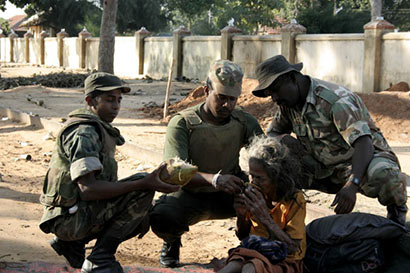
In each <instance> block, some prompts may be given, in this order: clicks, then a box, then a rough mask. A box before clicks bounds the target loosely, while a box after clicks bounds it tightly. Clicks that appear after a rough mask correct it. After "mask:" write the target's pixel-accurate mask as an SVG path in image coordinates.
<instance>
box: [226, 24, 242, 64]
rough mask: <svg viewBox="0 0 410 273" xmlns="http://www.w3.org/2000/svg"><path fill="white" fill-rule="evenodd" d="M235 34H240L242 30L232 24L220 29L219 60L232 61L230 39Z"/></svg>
mask: <svg viewBox="0 0 410 273" xmlns="http://www.w3.org/2000/svg"><path fill="white" fill-rule="evenodd" d="M236 33H242V30H241V29H239V28H237V27H235V26H234V25H233V23H232V24H229V25H228V26H226V27H224V28H223V29H221V60H231V61H232V59H233V58H232V57H233V56H232V46H233V44H232V37H233V36H234V35H235V34H236Z"/></svg>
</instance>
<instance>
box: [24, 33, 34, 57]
mask: <svg viewBox="0 0 410 273" xmlns="http://www.w3.org/2000/svg"><path fill="white" fill-rule="evenodd" d="M30 38H33V34H32V33H31V32H30V30H27V32H26V33H25V34H24V55H25V60H26V63H30Z"/></svg>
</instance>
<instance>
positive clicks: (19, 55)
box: [14, 38, 26, 63]
mask: <svg viewBox="0 0 410 273" xmlns="http://www.w3.org/2000/svg"><path fill="white" fill-rule="evenodd" d="M25 46H26V42H25V39H24V38H16V39H14V62H16V63H25V62H26V57H25V56H26V55H25Z"/></svg>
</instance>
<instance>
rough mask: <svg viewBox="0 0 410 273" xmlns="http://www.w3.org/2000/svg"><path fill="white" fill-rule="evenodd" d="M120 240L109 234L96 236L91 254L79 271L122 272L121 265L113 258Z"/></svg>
mask: <svg viewBox="0 0 410 273" xmlns="http://www.w3.org/2000/svg"><path fill="white" fill-rule="evenodd" d="M121 242H122V241H121V240H120V239H118V238H115V237H113V236H110V234H104V235H102V236H101V237H100V238H97V242H96V243H95V246H94V247H93V250H92V251H91V254H90V255H89V256H88V257H87V259H86V260H85V261H84V263H83V265H82V268H81V273H91V272H92V273H97V272H98V273H123V272H124V271H123V269H122V267H121V265H120V264H119V263H118V262H117V261H116V260H115V252H116V251H117V248H118V246H119V245H120V243H121Z"/></svg>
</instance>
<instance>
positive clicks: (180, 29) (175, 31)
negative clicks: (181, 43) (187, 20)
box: [173, 25, 191, 35]
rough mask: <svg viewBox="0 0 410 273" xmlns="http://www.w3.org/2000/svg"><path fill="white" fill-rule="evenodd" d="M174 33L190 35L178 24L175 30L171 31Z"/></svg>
mask: <svg viewBox="0 0 410 273" xmlns="http://www.w3.org/2000/svg"><path fill="white" fill-rule="evenodd" d="M173 33H174V34H180V35H190V34H191V32H190V31H189V30H188V29H187V28H186V27H185V26H184V25H180V26H179V27H178V28H177V29H176V30H174V31H173Z"/></svg>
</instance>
